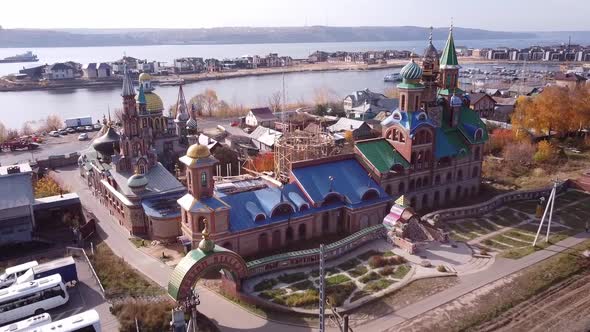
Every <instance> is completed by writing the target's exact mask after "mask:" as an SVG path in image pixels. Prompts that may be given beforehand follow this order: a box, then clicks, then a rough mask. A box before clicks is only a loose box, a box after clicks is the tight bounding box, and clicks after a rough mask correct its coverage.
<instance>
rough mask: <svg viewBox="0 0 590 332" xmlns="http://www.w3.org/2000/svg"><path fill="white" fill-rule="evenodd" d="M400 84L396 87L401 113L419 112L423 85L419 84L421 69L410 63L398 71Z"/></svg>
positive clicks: (414, 63)
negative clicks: (400, 78) (400, 79)
mask: <svg viewBox="0 0 590 332" xmlns="http://www.w3.org/2000/svg"><path fill="white" fill-rule="evenodd" d="M399 73H400V76H401V77H402V83H400V84H398V85H397V88H398V90H399V100H400V102H399V110H400V111H402V112H415V111H418V110H420V108H421V101H420V98H421V96H422V92H423V91H424V85H422V84H421V83H420V78H421V77H422V68H420V66H419V65H418V64H417V63H416V62H414V59H412V60H411V61H410V63H408V64H407V65H405V66H404V67H403V68H402V69H401V70H400V72H399Z"/></svg>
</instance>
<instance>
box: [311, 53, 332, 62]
mask: <svg viewBox="0 0 590 332" xmlns="http://www.w3.org/2000/svg"><path fill="white" fill-rule="evenodd" d="M328 55H329V53H328V52H324V51H315V52H313V53H312V54H310V55H309V56H308V57H307V61H308V62H310V63H316V62H326V61H328Z"/></svg>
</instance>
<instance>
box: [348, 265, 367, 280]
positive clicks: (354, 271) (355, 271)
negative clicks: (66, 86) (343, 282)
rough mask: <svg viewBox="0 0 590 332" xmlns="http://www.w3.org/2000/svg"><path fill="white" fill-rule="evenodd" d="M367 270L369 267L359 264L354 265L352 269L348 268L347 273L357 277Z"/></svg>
mask: <svg viewBox="0 0 590 332" xmlns="http://www.w3.org/2000/svg"><path fill="white" fill-rule="evenodd" d="M367 271H369V269H367V267H366V266H364V265H359V266H357V267H355V268H354V269H352V270H349V271H348V274H350V276H352V277H353V278H358V277H360V276H362V275H363V274H365V273H367Z"/></svg>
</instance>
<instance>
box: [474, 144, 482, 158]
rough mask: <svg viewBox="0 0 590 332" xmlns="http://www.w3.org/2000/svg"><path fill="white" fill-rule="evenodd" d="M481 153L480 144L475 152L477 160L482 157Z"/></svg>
mask: <svg viewBox="0 0 590 332" xmlns="http://www.w3.org/2000/svg"><path fill="white" fill-rule="evenodd" d="M480 154H481V150H480V148H479V146H478V147H476V148H475V154H474V156H475V159H476V160H479V159H480V157H481V156H480Z"/></svg>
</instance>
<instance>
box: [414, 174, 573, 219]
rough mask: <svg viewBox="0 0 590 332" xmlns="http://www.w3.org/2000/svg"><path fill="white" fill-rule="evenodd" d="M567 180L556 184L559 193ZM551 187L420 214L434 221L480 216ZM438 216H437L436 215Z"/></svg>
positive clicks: (547, 192) (527, 198)
mask: <svg viewBox="0 0 590 332" xmlns="http://www.w3.org/2000/svg"><path fill="white" fill-rule="evenodd" d="M569 184H570V182H569V180H566V181H564V182H562V183H560V184H559V185H558V186H557V192H558V193H560V192H562V191H564V190H566V189H567V188H568V187H569ZM551 189H553V187H552V186H551V187H547V188H543V189H533V190H519V191H514V192H509V193H506V194H501V195H498V196H496V197H494V198H492V199H490V200H488V201H486V202H483V203H479V204H474V205H469V206H463V207H458V208H450V209H444V210H438V211H434V212H431V213H428V214H425V215H424V216H422V220H425V221H435V219H438V220H439V221H444V220H453V219H459V218H466V217H473V216H480V215H483V214H486V213H488V212H490V211H492V210H494V209H496V208H497V207H499V206H502V205H504V204H505V203H508V202H513V201H520V200H529V199H537V198H539V197H541V196H549V194H550V193H551ZM436 216H438V218H437V217H436Z"/></svg>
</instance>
